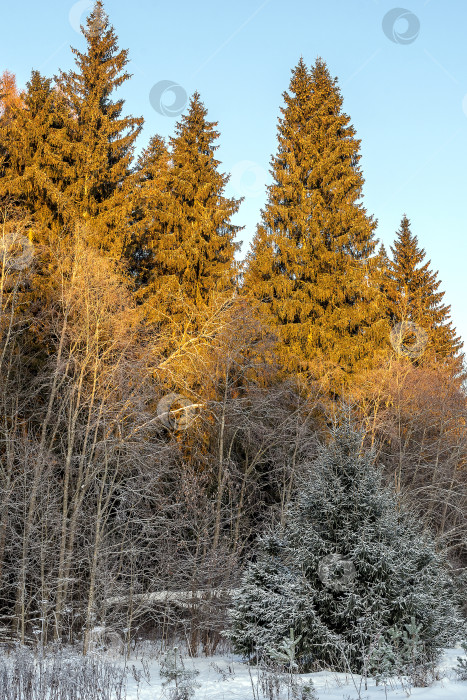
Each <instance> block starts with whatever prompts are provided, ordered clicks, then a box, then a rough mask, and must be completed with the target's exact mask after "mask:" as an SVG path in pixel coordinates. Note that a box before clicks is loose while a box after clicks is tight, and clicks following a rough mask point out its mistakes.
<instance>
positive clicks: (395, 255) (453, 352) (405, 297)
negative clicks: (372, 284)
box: [386, 214, 463, 371]
mask: <svg viewBox="0 0 467 700" xmlns="http://www.w3.org/2000/svg"><path fill="white" fill-rule="evenodd" d="M396 235H397V237H396V240H395V242H394V246H391V253H392V260H391V259H388V262H387V266H388V269H387V273H386V279H387V282H386V295H387V300H388V316H389V320H390V323H391V326H393V327H394V326H396V325H397V324H398V323H401V322H402V321H409V322H412V323H415V324H417V325H418V326H420V327H421V328H422V329H424V330H425V332H426V333H427V334H428V343H427V346H426V351H425V354H426V356H427V357H428V356H433V355H434V356H435V357H438V358H439V359H448V360H450V361H451V362H453V367H455V368H457V371H460V370H461V367H462V353H461V351H462V347H463V345H462V341H461V339H460V338H459V337H458V336H457V335H456V331H455V329H454V328H453V327H452V322H451V321H450V320H449V319H450V311H451V307H450V306H446V305H445V304H443V303H442V299H443V297H444V292H440V291H438V288H439V286H440V284H441V281H440V280H437V276H438V273H437V272H433V271H432V270H431V269H430V263H431V261H430V260H428V262H424V260H425V255H426V253H425V250H424V249H422V248H420V247H419V245H418V238H417V236H415V235H413V234H412V232H411V230H410V220H409V219H408V218H407V216H406V215H405V214H404V216H403V217H402V221H401V225H400V228H399V230H398V231H397V232H396ZM408 342H409V340H408ZM420 359H422V358H420ZM416 361H418V358H417V360H416Z"/></svg>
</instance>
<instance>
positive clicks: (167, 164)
mask: <svg viewBox="0 0 467 700" xmlns="http://www.w3.org/2000/svg"><path fill="white" fill-rule="evenodd" d="M216 126H217V122H210V121H208V120H207V110H206V108H205V107H204V105H203V103H202V102H201V100H200V95H199V93H197V92H195V93H194V95H193V97H192V98H191V100H190V103H189V108H188V111H187V113H186V114H185V115H183V116H182V117H181V119H180V121H179V122H178V123H177V125H176V127H175V136H174V137H172V138H170V145H169V150H167V148H166V146H165V144H164V143H163V141H162V140H161V139H160V137H154V138H153V139H152V140H151V142H150V144H149V146H148V148H147V149H146V150H145V151H144V153H143V154H142V156H141V158H140V160H139V172H140V180H141V181H140V187H139V197H140V198H141V201H142V202H143V205H142V206H143V212H142V215H141V218H140V220H139V221H138V222H137V224H136V227H135V230H137V231H139V234H138V235H139V241H140V246H138V245H137V246H136V250H137V258H139V259H137V264H138V266H139V270H138V274H139V284H140V289H139V294H140V296H141V298H142V299H143V300H144V301H145V302H146V303H147V305H148V307H150V308H151V309H152V312H153V314H155V315H157V314H159V313H168V312H170V313H172V314H175V315H177V314H178V313H179V312H182V311H181V309H180V303H182V305H183V301H184V300H186V301H187V302H188V304H192V305H194V306H195V307H197V308H201V307H206V306H208V305H209V304H210V302H211V300H212V297H213V295H216V294H222V293H226V294H231V293H232V292H233V291H234V290H235V286H236V272H237V265H236V262H235V258H234V256H235V251H236V250H237V249H238V248H239V245H240V244H239V243H236V242H235V241H234V238H235V235H236V233H237V231H239V230H240V228H241V227H239V226H235V225H233V224H232V223H231V218H232V216H233V215H234V214H235V213H236V212H237V211H238V207H239V205H240V202H241V200H239V199H233V198H227V197H225V196H224V189H225V186H226V184H227V182H228V179H229V176H228V175H225V174H222V173H221V172H219V170H218V167H219V165H220V162H219V161H218V160H217V159H216V158H215V157H214V153H215V151H216V150H217V148H218V145H217V144H216V143H215V142H216V141H217V139H218V137H219V132H218V131H216V130H215V127H216ZM177 309H178V311H177Z"/></svg>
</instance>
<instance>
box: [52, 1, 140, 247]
mask: <svg viewBox="0 0 467 700" xmlns="http://www.w3.org/2000/svg"><path fill="white" fill-rule="evenodd" d="M83 34H84V37H85V39H86V43H87V46H86V52H85V53H81V52H80V51H78V49H75V48H72V51H73V53H74V55H75V62H76V70H70V71H69V72H67V73H64V72H62V71H60V75H59V76H58V77H57V79H56V80H57V85H58V89H59V91H60V93H61V95H62V96H63V99H64V101H65V103H66V105H67V108H68V118H67V122H66V127H67V138H66V140H67V144H66V152H65V158H66V159H67V161H68V164H69V169H70V175H69V178H68V181H67V182H66V183H65V194H66V197H67V199H69V200H70V201H71V202H72V203H73V208H74V211H75V212H76V215H77V217H78V218H80V220H81V221H82V222H85V223H86V224H87V225H88V229H89V242H90V243H91V244H92V245H94V246H95V247H97V248H100V249H102V250H105V251H108V252H110V253H111V254H112V255H113V256H114V257H117V258H119V257H120V256H121V255H122V251H123V249H124V248H125V246H126V244H127V238H128V233H129V232H128V226H129V224H128V222H129V220H130V217H131V214H132V209H133V197H132V192H133V181H132V178H131V177H130V170H131V161H132V158H133V153H134V146H135V140H136V138H137V136H138V134H139V133H140V131H141V128H142V124H143V118H142V117H138V118H135V117H131V116H128V117H122V116H121V114H122V109H123V105H124V100H123V99H117V100H112V99H111V95H112V93H113V92H114V91H115V90H116V89H118V88H120V87H121V86H122V85H123V84H124V83H125V82H126V81H127V80H128V79H129V78H130V77H131V76H130V75H129V74H128V73H127V72H126V71H125V66H126V65H127V63H128V60H129V59H128V51H127V50H119V49H118V46H117V37H116V35H115V31H114V28H113V26H112V25H110V24H109V19H108V16H107V15H106V13H105V12H104V8H103V4H102V2H100V0H98V1H97V2H96V3H95V5H94V8H93V10H92V12H91V14H90V15H89V17H88V18H87V20H86V27H83Z"/></svg>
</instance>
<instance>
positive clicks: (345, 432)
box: [227, 417, 462, 673]
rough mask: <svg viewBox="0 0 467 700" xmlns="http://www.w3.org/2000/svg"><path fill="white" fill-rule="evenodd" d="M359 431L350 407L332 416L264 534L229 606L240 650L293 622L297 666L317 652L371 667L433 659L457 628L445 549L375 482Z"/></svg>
mask: <svg viewBox="0 0 467 700" xmlns="http://www.w3.org/2000/svg"><path fill="white" fill-rule="evenodd" d="M363 437H364V436H363V433H362V432H361V431H358V430H357V429H355V428H354V427H353V426H352V423H351V421H350V420H349V418H348V417H346V418H345V420H344V421H342V424H341V425H337V426H335V427H334V429H333V432H332V439H331V440H330V442H329V443H328V444H327V445H325V446H322V447H321V449H320V452H319V455H318V457H317V459H316V460H315V462H314V463H313V464H311V465H309V467H308V470H307V473H306V475H305V478H304V480H303V482H302V486H301V488H300V490H299V492H298V494H297V496H296V498H295V499H294V501H293V502H292V503H291V504H290V506H289V508H288V511H287V516H286V520H285V524H284V526H283V527H277V528H273V529H272V530H270V532H269V533H267V534H266V535H264V536H263V537H261V538H260V539H259V541H258V546H257V548H256V560H255V561H252V562H251V563H250V564H249V566H248V567H247V570H246V572H245V574H244V576H243V580H242V583H241V589H240V592H239V594H238V595H237V596H236V600H235V603H234V605H233V607H232V609H231V612H230V629H229V630H228V631H227V635H228V636H229V637H230V639H231V640H232V642H233V644H234V648H235V649H236V650H237V651H238V652H240V653H242V654H245V655H250V656H251V655H263V654H265V655H266V656H267V655H268V653H269V650H270V649H271V648H277V647H278V645H279V644H280V642H281V641H283V639H284V638H285V637H288V633H289V629H290V628H293V629H294V633H295V637H298V636H299V635H301V639H300V641H299V643H298V646H297V649H296V660H297V662H298V663H299V665H300V666H301V668H302V670H305V671H306V670H309V669H310V668H311V667H312V665H313V663H314V662H317V664H318V666H320V667H321V668H322V666H323V665H325V666H331V667H332V668H333V669H335V670H341V671H348V670H349V668H350V669H351V670H352V671H355V672H361V671H362V669H363V668H364V667H365V665H366V667H367V668H368V667H370V668H373V670H374V671H375V672H378V671H381V669H382V664H383V663H384V665H385V666H386V671H388V672H389V673H391V672H394V671H396V672H397V671H399V672H407V671H408V670H413V668H412V669H409V664H410V663H413V664H414V665H415V667H423V666H424V665H425V664H430V663H434V662H435V661H436V660H437V658H438V657H439V654H440V651H441V649H442V648H443V646H445V645H447V644H448V643H452V642H453V640H455V639H456V638H457V637H458V635H459V634H460V633H461V630H462V617H461V614H460V611H459V607H458V602H459V594H458V590H457V589H456V586H455V585H454V582H453V581H452V579H451V577H450V574H449V572H448V569H447V568H446V567H445V557H444V556H443V555H441V554H439V553H438V552H437V548H436V545H435V542H434V540H433V539H432V538H431V536H430V535H429V534H427V533H426V532H424V531H423V527H422V525H421V523H420V522H419V521H418V520H417V519H416V518H415V517H414V516H412V515H411V514H410V513H409V512H408V511H407V510H406V509H405V508H404V506H403V505H402V504H401V502H400V501H399V499H398V497H397V495H396V493H395V492H394V490H393V489H392V488H387V487H384V486H383V485H382V473H381V470H380V469H379V468H377V467H376V466H375V465H374V459H375V455H374V453H372V452H365V451H364V450H363V449H362V443H363ZM412 618H413V619H412ZM408 629H409V632H408ZM404 632H405V633H406V635H407V634H408V639H407V645H408V646H407V645H404V643H403V641H401V640H403V633H404ZM411 645H412V646H411ZM412 652H413V653H412ZM411 653H412V658H410V659H409V658H408V656H410V654H411Z"/></svg>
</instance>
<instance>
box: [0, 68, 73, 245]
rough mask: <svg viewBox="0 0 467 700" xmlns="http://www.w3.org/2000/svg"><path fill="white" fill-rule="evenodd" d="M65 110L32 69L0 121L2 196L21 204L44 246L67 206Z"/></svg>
mask: <svg viewBox="0 0 467 700" xmlns="http://www.w3.org/2000/svg"><path fill="white" fill-rule="evenodd" d="M64 117H65V114H64V109H63V104H62V103H61V100H60V96H59V95H58V93H57V92H56V91H55V90H54V88H53V87H52V81H51V79H50V78H45V77H44V76H42V75H41V74H40V73H39V71H37V70H33V71H32V73H31V78H30V80H29V82H28V83H27V84H26V89H25V90H24V92H22V93H21V96H20V99H18V100H15V101H14V102H13V103H12V104H10V106H9V108H8V109H7V110H6V112H5V113H4V114H3V116H2V117H1V118H0V143H1V146H2V149H3V150H4V153H5V158H4V162H3V167H2V172H1V176H0V196H1V197H6V196H8V197H10V198H13V199H14V200H15V201H17V202H18V203H19V204H21V205H22V206H23V208H24V209H25V210H26V211H27V212H28V213H29V214H30V215H31V218H32V221H33V222H34V224H35V227H34V228H35V239H34V242H35V243H37V242H39V243H44V242H46V240H48V239H49V236H50V232H51V230H52V229H53V227H54V224H55V225H56V226H55V229H57V227H60V226H63V224H64V221H65V218H66V212H67V211H68V209H69V207H68V206H67V204H68V205H69V202H67V200H66V198H65V197H64V195H63V183H64V181H65V180H66V177H67V173H66V169H67V166H66V163H65V161H64V159H63V136H64Z"/></svg>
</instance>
